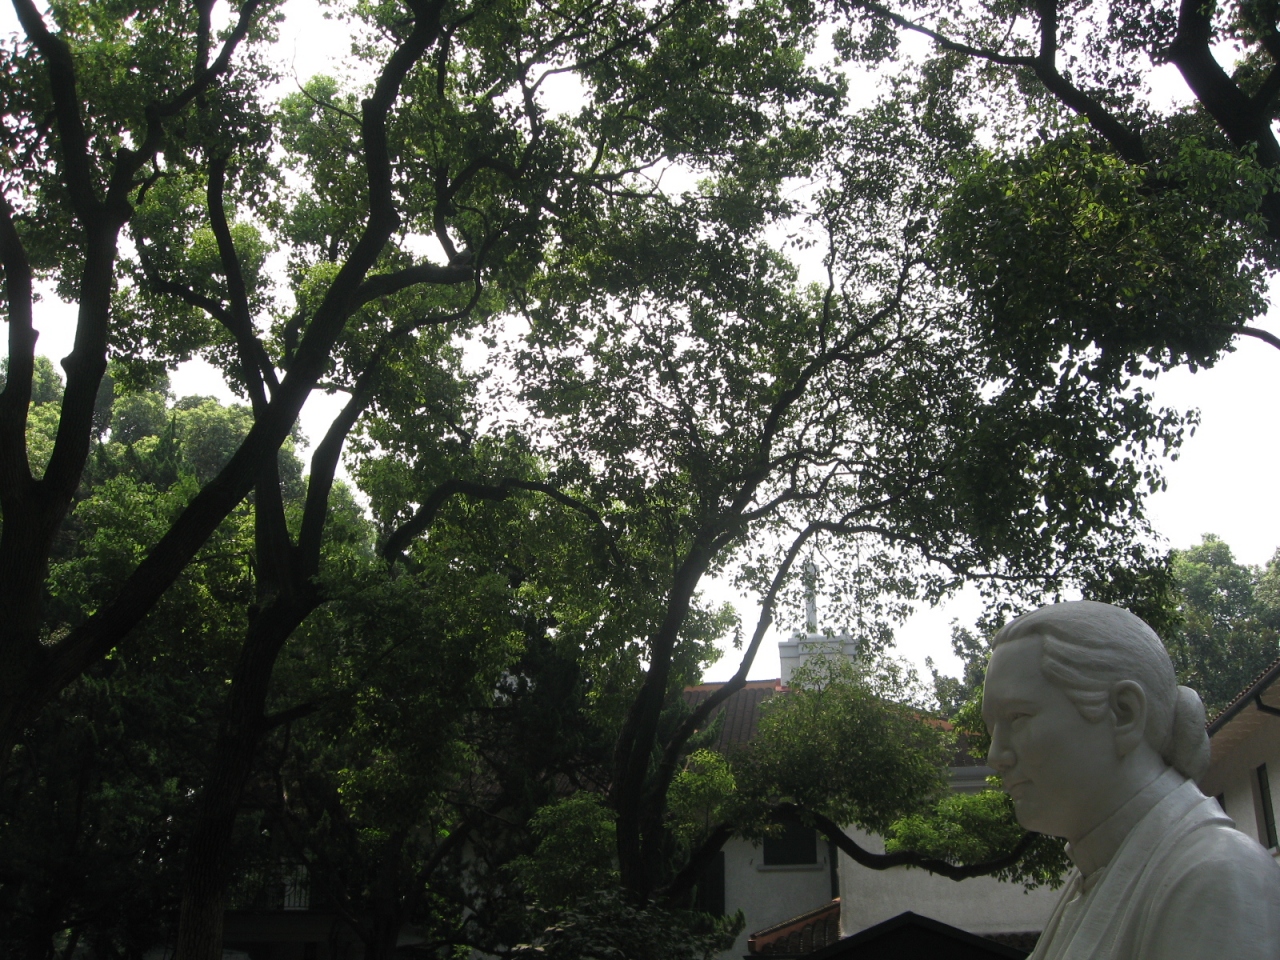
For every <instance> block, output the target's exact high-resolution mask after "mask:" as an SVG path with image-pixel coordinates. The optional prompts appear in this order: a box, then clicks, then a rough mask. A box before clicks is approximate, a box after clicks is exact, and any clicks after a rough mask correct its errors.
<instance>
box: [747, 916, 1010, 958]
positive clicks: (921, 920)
mask: <svg viewBox="0 0 1280 960" xmlns="http://www.w3.org/2000/svg"><path fill="white" fill-rule="evenodd" d="M1026 956H1027V951H1025V950H1019V949H1018V948H1016V947H1011V946H1007V945H1005V944H1003V943H996V942H995V941H994V940H988V939H987V938H986V937H979V936H978V935H977V934H973V933H970V932H969V931H967V930H961V929H960V928H959V927H953V926H951V925H950V924H947V923H943V922H942V921H940V920H934V919H933V918H932V917H922V916H920V915H919V914H918V913H912V912H911V911H909V910H908V911H907V912H906V913H900V914H898V915H897V916H896V917H894V918H892V919H891V920H886V921H884V923H877V924H876V925H875V926H874V927H868V928H867V929H866V930H863V931H862V932H860V933H855V934H854V935H853V936H851V937H845V938H844V939H843V940H837V941H836V942H835V943H833V944H831V945H830V946H827V947H823V948H822V949H821V950H815V951H814V952H813V953H810V954H808V955H807V956H806V957H805V960H940V958H944V957H945V958H946V960H1021V958H1023V957H1026ZM751 960H758V958H755V957H753V958H751Z"/></svg>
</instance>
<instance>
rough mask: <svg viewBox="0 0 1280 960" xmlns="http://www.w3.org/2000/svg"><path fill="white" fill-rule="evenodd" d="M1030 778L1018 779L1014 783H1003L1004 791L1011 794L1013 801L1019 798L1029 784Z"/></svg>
mask: <svg viewBox="0 0 1280 960" xmlns="http://www.w3.org/2000/svg"><path fill="white" fill-rule="evenodd" d="M1030 784H1031V781H1030V780H1018V781H1016V782H1014V783H1006V784H1004V792H1005V793H1007V794H1008V795H1009V796H1011V797H1012V798H1013V799H1014V800H1015V801H1017V800H1021V799H1022V796H1023V794H1024V793H1026V792H1027V791H1026V788H1027V787H1028V786H1030Z"/></svg>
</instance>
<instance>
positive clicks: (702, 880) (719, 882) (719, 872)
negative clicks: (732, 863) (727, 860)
mask: <svg viewBox="0 0 1280 960" xmlns="http://www.w3.org/2000/svg"><path fill="white" fill-rule="evenodd" d="M693 906H694V909H695V910H701V911H702V912H703V913H709V914H711V915H712V916H715V917H723V916H724V851H723V850H720V851H718V852H717V853H716V855H715V856H714V857H712V858H711V862H710V863H709V864H707V868H706V869H705V870H703V871H702V876H701V877H699V878H698V885H697V886H696V887H695V888H694V893H693Z"/></svg>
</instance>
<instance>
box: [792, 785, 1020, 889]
mask: <svg viewBox="0 0 1280 960" xmlns="http://www.w3.org/2000/svg"><path fill="white" fill-rule="evenodd" d="M777 812H778V813H779V814H781V815H794V814H799V813H802V812H803V813H806V814H807V815H808V816H809V817H811V818H812V819H813V822H814V825H815V826H816V827H817V828H818V830H819V831H821V832H822V834H823V836H825V837H826V838H827V839H828V840H830V841H831V842H832V843H834V844H835V845H836V846H837V847H839V848H840V849H841V850H842V851H843V852H844V853H846V854H848V856H849V858H850V859H851V860H853V861H854V862H855V863H857V864H858V865H860V866H863V867H868V868H869V869H871V870H889V869H891V868H893V867H919V868H920V869H921V870H927V871H929V872H930V873H936V874H937V875H938V876H940V877H946V878H947V879H948V880H956V881H960V880H969V879H971V878H972V877H985V876H989V875H990V874H993V873H999V872H1000V871H1001V870H1007V869H1008V868H1009V867H1012V866H1014V865H1016V864H1017V862H1018V861H1019V860H1021V859H1022V858H1023V856H1025V855H1026V853H1027V851H1028V850H1030V849H1031V845H1032V844H1033V843H1035V841H1036V837H1038V836H1039V834H1037V833H1028V834H1026V836H1024V837H1023V838H1022V839H1021V840H1019V841H1018V845H1017V846H1016V847H1014V848H1013V850H1012V851H1010V852H1009V853H1007V854H1006V855H1005V856H1003V857H997V858H996V859H995V860H987V861H986V862H984V863H974V864H968V865H966V866H957V865H956V864H954V863H949V862H947V861H946V860H937V859H935V858H933V857H926V856H923V855H922V854H919V853H916V852H915V851H914V850H904V851H901V852H899V853H872V852H871V851H870V850H866V849H864V848H863V847H861V846H859V845H858V844H857V842H856V841H854V839H853V838H852V837H850V836H849V835H848V834H847V833H845V832H844V830H843V829H841V827H840V825H839V824H837V823H836V822H835V821H834V820H831V819H830V818H828V817H825V816H823V815H822V814H820V813H816V812H814V811H813V810H804V809H803V808H802V807H799V806H797V805H796V804H794V803H784V804H780V805H779V806H778V808H777Z"/></svg>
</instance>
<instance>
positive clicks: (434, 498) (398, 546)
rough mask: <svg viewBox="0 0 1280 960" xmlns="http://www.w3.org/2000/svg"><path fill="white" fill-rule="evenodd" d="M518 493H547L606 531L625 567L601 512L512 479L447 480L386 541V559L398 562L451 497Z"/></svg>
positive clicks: (544, 485) (558, 492)
mask: <svg viewBox="0 0 1280 960" xmlns="http://www.w3.org/2000/svg"><path fill="white" fill-rule="evenodd" d="M517 490H529V491H532V492H536V493H544V494H546V495H547V496H549V497H550V498H551V499H553V500H555V501H556V502H557V503H562V504H564V505H565V506H566V507H569V508H570V509H571V510H576V511H577V512H579V513H581V514H582V515H583V516H585V517H588V518H589V519H590V520H591V521H592V522H593V523H595V525H596V526H597V527H598V528H599V529H601V530H602V531H604V533H605V535H606V537H607V538H608V545H609V552H610V554H611V556H612V557H613V560H614V562H615V563H616V564H618V565H619V566H622V565H623V560H622V554H621V553H620V552H619V550H618V545H617V544H616V543H615V542H614V539H613V532H612V531H611V530H610V529H609V527H608V525H607V524H605V522H604V517H602V516H601V515H600V512H599V511H598V510H596V509H595V508H594V507H592V506H591V505H590V504H588V503H585V502H583V501H582V500H579V499H578V498H577V497H573V496H570V495H569V494H567V493H565V492H564V491H563V490H560V489H558V488H557V487H554V486H552V485H551V484H549V483H542V482H540V481H536V480H517V479H515V478H512V477H504V478H503V479H502V480H500V481H499V482H498V483H496V484H487V483H477V482H475V481H472V480H461V479H453V480H446V481H445V482H444V483H442V484H440V486H438V487H436V488H435V489H434V490H433V491H431V495H430V496H429V497H427V499H426V502H424V503H423V504H422V506H421V507H419V508H418V512H417V513H415V514H414V515H413V517H412V518H411V519H409V520H407V521H405V523H404V524H402V525H401V526H400V527H399V528H397V529H396V530H395V531H393V532H392V534H391V535H390V536H389V537H387V542H386V543H385V544H383V546H382V557H383V559H384V560H386V561H387V562H388V563H394V562H395V561H396V560H397V559H399V558H400V556H401V555H402V554H403V553H404V551H405V549H406V548H407V547H408V546H409V543H410V542H411V541H412V540H413V538H414V537H416V536H418V535H420V534H421V533H423V532H424V531H425V530H427V529H428V528H429V527H430V526H431V524H432V523H433V522H435V518H436V515H437V514H438V513H439V512H440V510H441V508H442V507H443V506H444V505H445V503H446V502H447V501H448V500H449V498H450V497H453V496H457V495H459V494H462V495H465V496H468V497H475V498H476V499H478V500H505V499H507V498H508V497H510V496H511V495H512V494H513V493H514V492H515V491H517Z"/></svg>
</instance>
